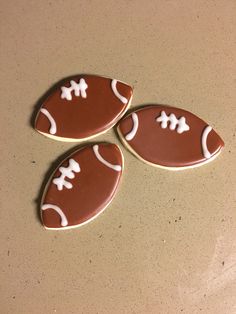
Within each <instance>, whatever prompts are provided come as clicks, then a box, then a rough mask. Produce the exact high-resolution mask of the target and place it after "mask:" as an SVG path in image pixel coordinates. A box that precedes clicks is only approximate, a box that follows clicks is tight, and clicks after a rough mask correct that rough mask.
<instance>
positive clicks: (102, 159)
mask: <svg viewBox="0 0 236 314" xmlns="http://www.w3.org/2000/svg"><path fill="white" fill-rule="evenodd" d="M93 151H94V154H95V156H96V157H97V159H98V160H99V161H101V162H102V163H103V164H104V165H105V166H107V167H109V168H111V169H113V170H115V171H121V169H122V168H121V166H120V165H112V164H110V163H109V162H108V161H106V160H105V159H104V158H102V156H101V155H100V154H99V151H98V145H94V146H93Z"/></svg>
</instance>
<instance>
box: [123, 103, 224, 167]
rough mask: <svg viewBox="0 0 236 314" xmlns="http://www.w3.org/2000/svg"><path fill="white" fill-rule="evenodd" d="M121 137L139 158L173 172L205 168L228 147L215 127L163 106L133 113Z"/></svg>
mask: <svg viewBox="0 0 236 314" xmlns="http://www.w3.org/2000/svg"><path fill="white" fill-rule="evenodd" d="M118 133H119V135H120V137H121V139H122V141H123V142H124V144H125V145H126V146H127V147H128V148H129V149H130V150H131V152H133V154H135V155H136V156H137V157H138V158H140V159H141V160H143V161H144V162H147V163H149V164H152V165H155V166H159V167H165V168H169V169H173V170H178V169H184V168H188V167H195V166H198V165H202V164H204V163H206V162H208V161H210V160H212V159H214V158H215V157H216V156H217V155H218V154H219V153H220V151H221V149H222V148H223V146H224V142H223V141H222V139H221V138H220V137H219V135H218V134H217V133H216V132H215V131H214V130H213V129H212V127H211V126H209V125H208V124H207V123H205V122H204V121H203V120H201V119H200V118H198V117H196V116H195V115H194V114H192V113H190V112H188V111H186V110H182V109H178V108H174V107H169V106H162V105H152V106H146V107H143V108H141V109H138V110H136V111H134V112H132V113H131V114H129V115H128V116H127V117H125V118H124V119H123V120H122V121H121V122H120V123H119V125H118Z"/></svg>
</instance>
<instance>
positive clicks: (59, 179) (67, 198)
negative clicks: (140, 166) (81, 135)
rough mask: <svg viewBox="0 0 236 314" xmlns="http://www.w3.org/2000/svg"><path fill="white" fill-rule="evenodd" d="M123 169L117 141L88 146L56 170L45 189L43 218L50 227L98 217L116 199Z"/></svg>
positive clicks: (68, 224) (79, 222) (64, 226)
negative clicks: (115, 142)
mask: <svg viewBox="0 0 236 314" xmlns="http://www.w3.org/2000/svg"><path fill="white" fill-rule="evenodd" d="M122 171H123V156H122V153H121V151H120V149H119V147H118V146H117V145H115V144H107V143H99V144H96V145H93V146H86V147H84V148H82V149H80V150H78V151H76V152H74V153H73V154H72V155H70V156H69V157H68V158H66V159H65V160H64V161H63V162H62V163H61V164H60V165H59V166H58V168H57V169H56V171H55V172H54V174H53V175H52V177H51V178H50V180H49V182H48V184H47V187H46V189H45V192H44V195H43V198H42V202H41V217H42V222H43V225H44V226H45V228H47V229H65V228H72V227H77V226H81V225H83V224H85V223H88V222H89V221H91V220H92V219H94V218H95V217H97V216H98V215H99V214H100V213H101V212H102V211H103V210H104V209H105V208H106V207H107V206H108V205H109V204H110V202H111V201H112V199H113V198H114V196H115V194H116V191H117V188H118V185H119V182H120V178H121V175H122Z"/></svg>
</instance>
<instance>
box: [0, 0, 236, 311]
mask: <svg viewBox="0 0 236 314" xmlns="http://www.w3.org/2000/svg"><path fill="white" fill-rule="evenodd" d="M0 17H1V18H0V24H1V30H0V32H1V36H0V37H1V48H0V52H1V58H0V63H1V72H0V75H1V115H0V120H1V121H0V125H1V130H2V131H1V154H0V159H1V179H0V180H1V201H0V202H1V211H0V223H1V226H0V247H1V271H0V304H1V313H4V314H8V313H11V314H13V313H14V314H18V313H20V314H21V313H23V314H28V313H30V314H42V313H43V314H49V313H57V314H65V313H66V314H72V313H76V314H77V313H79V314H81V313H84V314H90V313H91V314H93V313H94V314H96V313H99V314H113V313H114V314H123V313H125V314H126V313H127V314H131V313H132V314H134V313H135V314H143V313H144V314H146V313H148V314H151V313H153V314H167V313H168V314H169V313H170V314H172V313H173V314H177V313H187V314H189V313H191V314H192V313H207V314H216V313H217V314H218V313H219V314H233V313H236V186H235V185H236V180H235V177H236V137H235V132H236V130H235V125H236V123H235V121H236V104H235V99H236V88H235V86H236V40H235V38H236V2H235V1H234V0H228V1H205V0H204V1H201V0H200V1H193V0H191V1H189V0H183V1H146V2H145V3H144V2H143V1H104V0H102V1H30V0H28V1H26V0H22V1H5V2H3V3H2V4H1V13H0ZM76 73H96V74H101V75H105V76H110V77H114V78H117V79H120V80H123V81H126V82H128V83H130V84H131V85H133V86H134V88H135V90H134V99H133V103H132V106H133V107H135V106H139V105H142V104H145V103H162V104H170V105H174V106H177V107H182V108H184V109H187V110H189V111H192V112H193V113H195V114H196V115H198V116H199V117H201V118H203V119H204V120H206V121H207V122H208V123H209V124H211V125H212V126H213V127H214V128H215V129H216V131H217V132H218V133H219V134H220V135H221V136H222V138H223V139H224V141H225V143H226V147H225V149H224V151H223V153H222V154H221V155H220V156H219V157H218V158H217V159H216V160H215V161H213V162H212V163H210V164H208V165H205V166H202V167H200V168H197V169H194V170H189V171H183V172H178V173H176V172H174V173H173V172H168V171H165V170H161V169H156V168H152V167H150V166H147V165H145V164H143V163H142V162H140V161H139V160H137V159H136V158H135V157H133V156H132V155H131V154H130V153H129V152H128V151H127V150H126V149H124V148H123V147H122V150H123V153H124V157H125V170H126V171H125V173H124V176H123V180H122V185H121V187H120V190H119V193H118V194H117V196H116V198H115V200H114V202H113V203H112V205H111V206H110V207H109V208H108V209H107V210H106V211H105V212H104V213H103V214H102V215H101V216H99V218H97V219H96V220H95V221H94V222H92V223H90V224H89V225H87V226H84V227H83V228H81V229H74V230H69V231H64V232H59V231H58V232H53V231H46V230H44V229H43V227H42V226H41V223H40V221H39V219H38V214H37V211H38V208H37V201H36V200H37V199H38V196H39V191H40V189H41V185H42V182H43V179H44V175H45V173H47V172H48V170H49V169H50V167H51V165H52V163H53V162H54V161H55V160H56V159H57V158H58V156H61V155H63V154H65V152H66V151H68V150H70V149H71V148H73V147H76V144H71V143H61V142H55V141H52V140H50V139H47V138H44V137H43V136H40V135H39V134H37V133H36V132H34V130H33V129H32V127H31V117H32V113H33V111H34V108H35V104H36V103H37V101H38V99H39V98H40V97H41V96H42V95H43V94H44V92H45V91H46V90H47V89H48V88H49V87H50V86H51V85H52V84H53V83H55V82H57V81H58V80H60V79H61V78H63V77H64V76H68V75H73V74H76ZM98 140H107V141H113V142H115V143H119V140H118V139H117V138H116V135H115V133H114V131H113V130H111V131H109V132H108V133H107V134H105V135H103V136H101V137H99V138H98ZM120 145H121V144H120Z"/></svg>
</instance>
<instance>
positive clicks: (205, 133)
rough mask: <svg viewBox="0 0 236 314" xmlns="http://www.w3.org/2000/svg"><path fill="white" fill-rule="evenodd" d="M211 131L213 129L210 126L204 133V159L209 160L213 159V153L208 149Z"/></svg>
mask: <svg viewBox="0 0 236 314" xmlns="http://www.w3.org/2000/svg"><path fill="white" fill-rule="evenodd" d="M211 130H212V127H211V126H210V125H208V126H207V127H206V128H205V129H204V131H203V133H202V151H203V155H204V157H205V158H207V159H209V158H210V157H211V153H210V152H209V150H208V148H207V137H208V134H209V133H210V132H211Z"/></svg>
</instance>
